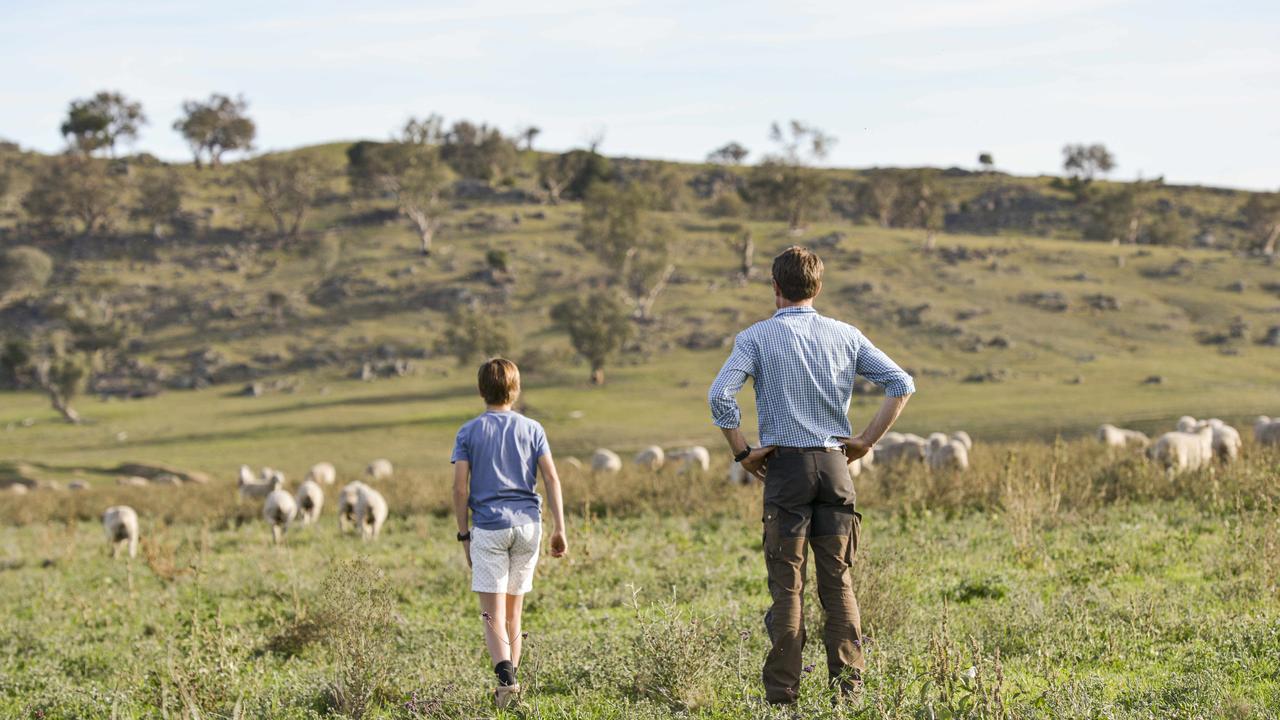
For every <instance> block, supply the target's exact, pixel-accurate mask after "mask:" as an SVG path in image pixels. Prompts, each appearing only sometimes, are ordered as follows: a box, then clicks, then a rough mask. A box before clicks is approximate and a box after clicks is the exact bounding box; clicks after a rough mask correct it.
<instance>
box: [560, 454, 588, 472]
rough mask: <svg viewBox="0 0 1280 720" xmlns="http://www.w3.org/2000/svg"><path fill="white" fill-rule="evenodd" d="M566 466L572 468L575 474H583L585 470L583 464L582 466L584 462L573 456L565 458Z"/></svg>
mask: <svg viewBox="0 0 1280 720" xmlns="http://www.w3.org/2000/svg"><path fill="white" fill-rule="evenodd" d="M564 464H565V465H566V466H567V467H570V468H572V469H573V470H574V471H575V472H582V470H583V468H584V466H583V464H582V461H581V460H579V459H578V458H576V457H573V456H572V455H570V456H569V457H567V458H565V460H564Z"/></svg>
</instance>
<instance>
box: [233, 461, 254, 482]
mask: <svg viewBox="0 0 1280 720" xmlns="http://www.w3.org/2000/svg"><path fill="white" fill-rule="evenodd" d="M256 482H258V478H257V477H256V476H255V475H254V474H253V470H252V469H251V468H250V467H249V466H248V465H241V466H240V477H239V480H238V481H237V483H236V484H237V485H252V484H253V483H256Z"/></svg>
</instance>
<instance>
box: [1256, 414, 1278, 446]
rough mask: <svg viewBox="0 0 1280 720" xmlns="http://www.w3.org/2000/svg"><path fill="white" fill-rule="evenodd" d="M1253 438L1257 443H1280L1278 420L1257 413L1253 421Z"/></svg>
mask: <svg viewBox="0 0 1280 720" xmlns="http://www.w3.org/2000/svg"><path fill="white" fill-rule="evenodd" d="M1253 439H1254V440H1256V441H1257V442H1258V444H1259V445H1280V420H1272V419H1271V418H1269V417H1267V416H1266V415H1259V416H1258V419H1257V421H1255V422H1254V423H1253Z"/></svg>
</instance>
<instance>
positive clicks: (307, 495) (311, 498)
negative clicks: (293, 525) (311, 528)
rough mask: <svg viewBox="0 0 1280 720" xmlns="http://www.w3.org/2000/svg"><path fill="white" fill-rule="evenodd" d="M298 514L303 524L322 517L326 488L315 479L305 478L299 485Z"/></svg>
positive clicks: (308, 523)
mask: <svg viewBox="0 0 1280 720" xmlns="http://www.w3.org/2000/svg"><path fill="white" fill-rule="evenodd" d="M297 501H298V515H299V519H300V520H301V521H302V524H303V525H310V524H311V523H313V522H315V521H317V520H319V519H320V509H321V508H323V507H324V488H322V487H320V483H318V482H316V481H315V480H310V479H307V480H303V481H302V484H301V485H299V486H298V494H297Z"/></svg>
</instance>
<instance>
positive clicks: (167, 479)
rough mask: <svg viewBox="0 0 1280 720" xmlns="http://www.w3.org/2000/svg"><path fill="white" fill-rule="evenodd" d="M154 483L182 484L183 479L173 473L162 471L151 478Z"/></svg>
mask: <svg viewBox="0 0 1280 720" xmlns="http://www.w3.org/2000/svg"><path fill="white" fill-rule="evenodd" d="M151 484H152V485H181V484H182V480H181V479H180V478H179V477H178V476H177V475H173V474H171V473H161V474H159V475H157V476H155V477H153V478H151Z"/></svg>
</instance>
